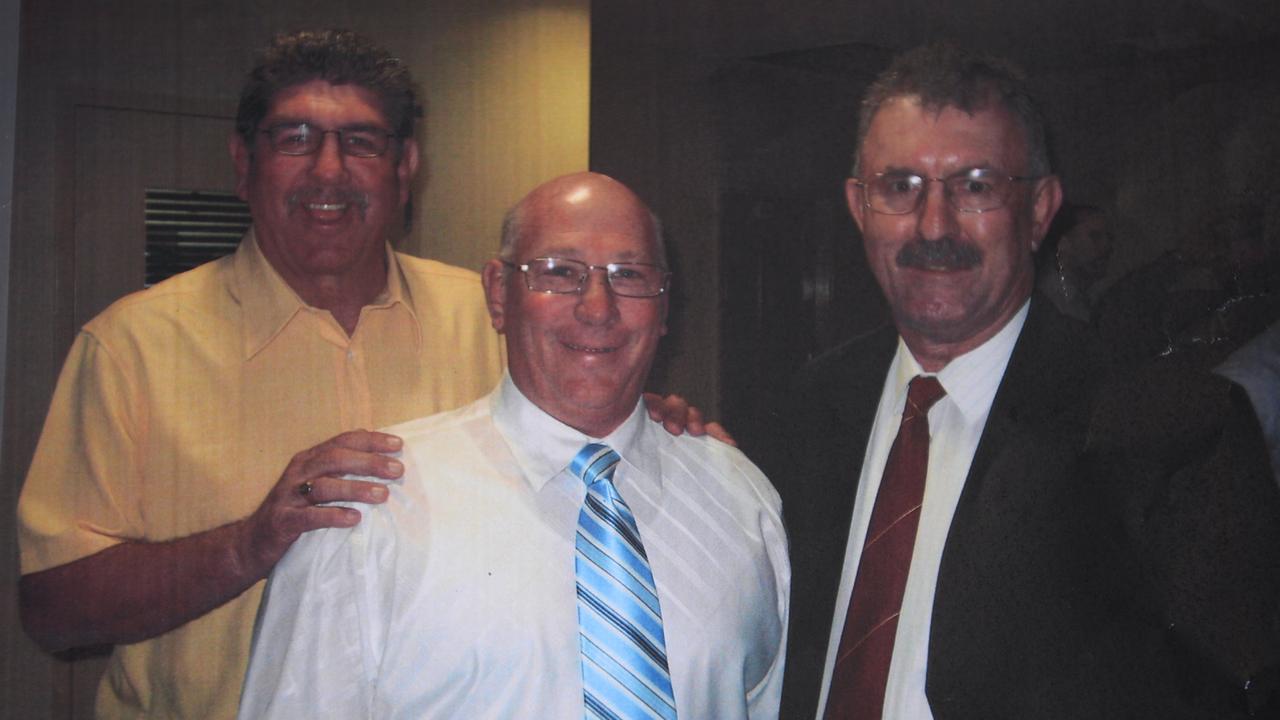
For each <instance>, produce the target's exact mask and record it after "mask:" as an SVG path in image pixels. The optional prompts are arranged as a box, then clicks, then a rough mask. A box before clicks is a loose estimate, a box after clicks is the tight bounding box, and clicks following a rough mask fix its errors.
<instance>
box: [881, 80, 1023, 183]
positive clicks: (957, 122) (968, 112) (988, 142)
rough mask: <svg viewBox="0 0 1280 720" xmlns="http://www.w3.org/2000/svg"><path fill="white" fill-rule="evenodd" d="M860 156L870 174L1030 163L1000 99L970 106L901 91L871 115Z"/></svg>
mask: <svg viewBox="0 0 1280 720" xmlns="http://www.w3.org/2000/svg"><path fill="white" fill-rule="evenodd" d="M859 159H860V161H861V164H862V169H863V170H864V171H867V172H884V171H887V170H911V171H916V172H934V171H940V170H949V171H954V170H957V169H968V168H971V167H992V168H996V169H999V170H1002V171H1007V172H1010V173H1015V174H1017V173H1020V172H1022V171H1023V170H1024V169H1025V165H1026V164H1027V159H1028V147H1027V137H1026V132H1025V130H1024V129H1023V128H1022V125H1021V124H1020V123H1019V122H1018V120H1017V118H1016V116H1015V115H1014V114H1013V112H1012V111H1011V110H1009V108H1007V107H1005V105H1004V104H1003V103H1000V102H995V101H992V102H987V103H984V104H982V105H980V106H976V107H972V108H969V109H965V108H962V107H959V106H957V105H953V104H929V103H927V102H924V101H922V100H921V98H920V97H919V96H918V95H900V96H895V97H892V98H889V99H887V100H886V101H885V102H884V103H883V104H881V106H880V108H879V109H878V110H877V111H876V113H875V114H874V115H873V116H872V118H871V122H870V126H869V128H868V131H867V134H866V136H865V137H864V138H863V139H862V144H861V147H860V148H859Z"/></svg>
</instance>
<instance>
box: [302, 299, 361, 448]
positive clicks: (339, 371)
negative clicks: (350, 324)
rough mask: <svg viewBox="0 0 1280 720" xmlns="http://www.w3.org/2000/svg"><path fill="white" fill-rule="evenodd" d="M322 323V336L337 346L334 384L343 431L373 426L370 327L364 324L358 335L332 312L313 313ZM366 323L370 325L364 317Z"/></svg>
mask: <svg viewBox="0 0 1280 720" xmlns="http://www.w3.org/2000/svg"><path fill="white" fill-rule="evenodd" d="M313 316H314V317H315V319H316V320H317V322H318V323H319V325H320V337H321V338H323V339H324V340H325V342H327V343H329V344H330V345H331V346H332V347H333V353H332V357H333V386H334V388H336V390H337V392H336V396H337V402H338V418H339V422H340V424H341V428H342V430H343V431H344V432H345V431H347V430H355V429H359V428H362V429H366V430H368V429H372V425H373V405H372V401H371V399H370V393H369V372H368V366H367V365H366V361H365V355H366V353H365V348H366V347H367V344H366V343H364V342H362V341H361V338H364V337H367V336H368V334H369V333H367V332H365V330H367V329H368V328H364V327H361V328H360V329H359V330H358V331H357V332H356V335H355V336H354V337H348V336H347V334H346V333H345V332H344V331H343V330H342V328H341V327H339V326H338V324H337V322H336V321H335V320H334V319H333V317H332V316H330V315H329V314H328V313H313ZM361 323H362V325H365V324H368V322H367V320H366V319H365V318H363V317H362V318H361Z"/></svg>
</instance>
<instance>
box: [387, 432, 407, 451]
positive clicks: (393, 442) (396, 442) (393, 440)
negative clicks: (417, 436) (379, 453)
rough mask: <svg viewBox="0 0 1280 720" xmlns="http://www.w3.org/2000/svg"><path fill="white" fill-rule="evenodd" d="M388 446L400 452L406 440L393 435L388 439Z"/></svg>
mask: <svg viewBox="0 0 1280 720" xmlns="http://www.w3.org/2000/svg"><path fill="white" fill-rule="evenodd" d="M387 444H388V445H390V446H391V447H392V449H395V450H399V449H400V446H401V445H404V440H402V439H400V438H399V437H397V436H395V435H391V436H390V437H388V438H387Z"/></svg>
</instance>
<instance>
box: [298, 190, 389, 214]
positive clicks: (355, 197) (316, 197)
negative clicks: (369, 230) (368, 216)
mask: <svg viewBox="0 0 1280 720" xmlns="http://www.w3.org/2000/svg"><path fill="white" fill-rule="evenodd" d="M303 203H325V204H329V203H345V204H347V205H351V206H354V207H356V208H358V209H360V210H364V209H365V208H367V207H369V195H368V194H367V193H363V192H360V191H359V190H356V189H355V188H351V187H320V186H311V187H304V188H299V189H298V190H296V191H294V193H293V194H292V195H290V196H289V204H290V205H300V204H303Z"/></svg>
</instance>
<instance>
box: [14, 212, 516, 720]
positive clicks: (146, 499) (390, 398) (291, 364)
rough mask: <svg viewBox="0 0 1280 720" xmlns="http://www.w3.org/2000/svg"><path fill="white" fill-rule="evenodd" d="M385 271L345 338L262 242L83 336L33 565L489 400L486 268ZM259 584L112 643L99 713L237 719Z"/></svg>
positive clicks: (39, 457) (229, 502)
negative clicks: (354, 437)
mask: <svg viewBox="0 0 1280 720" xmlns="http://www.w3.org/2000/svg"><path fill="white" fill-rule="evenodd" d="M387 264H388V283H387V289H386V290H385V291H384V292H383V293H382V294H381V295H380V296H379V297H378V298H377V299H376V300H375V301H374V303H373V304H371V305H369V306H366V307H365V308H364V309H363V310H362V311H361V314H360V319H359V322H358V324H357V326H356V330H355V333H354V334H353V335H352V336H350V337H348V336H347V334H346V333H345V332H344V331H343V330H342V328H341V326H339V325H338V323H337V322H336V321H335V320H334V319H333V317H332V316H331V315H330V314H329V313H328V312H327V311H324V310H318V309H316V308H312V307H308V306H307V305H306V304H305V303H303V302H302V301H301V300H300V299H299V298H298V296H297V294H296V293H294V292H293V290H292V289H291V288H290V287H289V286H288V285H287V284H286V283H285V282H284V280H283V279H282V278H281V277H280V276H279V275H278V274H277V273H276V272H275V270H274V269H273V268H272V267H271V265H270V264H269V263H268V262H267V261H266V259H265V258H264V257H263V256H262V253H261V251H260V250H259V249H258V246H257V243H256V242H255V241H254V239H253V235H252V232H250V234H249V235H248V236H247V237H246V238H245V240H244V241H243V242H242V243H241V246H240V248H239V250H237V252H236V253H235V254H234V255H231V256H228V257H225V258H222V259H220V260H217V261H215V262H212V263H209V264H207V265H204V266H202V267H199V268H197V269H195V270H193V271H191V272H188V273H184V274H182V275H179V276H177V277H174V278H172V279H170V280H168V281H166V282H163V283H160V284H158V285H156V286H155V287H153V288H151V289H149V290H144V291H142V292H138V293H134V294H132V295H130V296H128V297H126V298H123V299H122V300H120V301H118V302H116V303H115V304H114V305H112V306H111V307H110V308H108V309H107V310H106V311H105V312H103V313H102V314H101V315H99V316H98V317H96V318H94V319H93V320H91V321H90V322H89V323H88V324H86V325H85V326H84V328H83V329H82V331H81V332H80V334H79V336H78V337H77V338H76V341H75V344H74V345H73V346H72V348H71V351H70V354H69V356H68V358H67V361H66V365H65V366H64V367H63V370H62V375H61V377H60V378H59V380H58V386H57V390H56V391H55V393H54V397H53V402H52V406H51V409H50V411H49V416H48V418H47V420H46V422H45V427H44V431H43V433H42V435H41V438H40V443H39V445H38V446H37V448H36V454H35V459H34V460H33V462H32V465H31V470H30V472H29V474H28V476H27V481H26V484H25V485H24V487H23V489H22V495H21V498H20V499H19V503H18V520H19V541H20V547H21V554H22V572H23V573H24V574H25V573H32V572H37V571H40V570H44V569H48V568H51V567H55V566H58V565H62V564H65V563H68V562H70V561H72V560H76V559H79V558H82V557H85V556H87V555H91V554H93V553H96V552H98V551H100V550H103V549H105V548H107V547H110V546H112V545H114V544H116V543H119V542H122V541H125V540H146V541H162V540H168V539H173V538H180V537H185V536H187V535H191V534H193V533H196V532H200V531H203V530H209V529H211V528H214V527H217V526H219V525H223V524H226V523H228V522H232V521H235V520H238V519H240V518H243V517H245V516H247V515H248V514H249V513H251V512H252V511H253V510H254V509H255V508H256V507H257V506H258V504H259V503H260V502H261V501H262V499H263V497H265V495H266V493H267V491H268V490H269V489H270V488H271V487H272V486H273V485H274V484H275V482H276V480H277V479H278V478H279V476H280V474H281V472H282V471H283V470H284V468H285V466H286V465H287V464H288V462H289V460H290V458H291V457H292V456H293V455H294V454H295V453H297V452H299V451H301V450H304V449H306V448H309V447H311V446H313V445H316V444H317V443H320V442H322V441H324V440H326V439H328V438H329V437H332V436H333V435H336V434H338V433H340V432H343V431H346V430H352V429H356V428H377V427H382V426H386V425H391V424H394V423H398V422H401V421H404V420H408V419H412V418H415V417H420V416H423V415H428V414H431V413H435V412H439V411H443V410H449V409H452V408H455V407H459V406H461V405H463V404H466V403H468V402H470V401H472V400H474V399H476V398H478V397H481V396H482V395H484V394H485V393H486V392H488V391H489V390H490V389H491V388H492V387H493V386H494V385H495V384H496V383H497V381H498V378H499V377H500V376H501V372H502V366H503V355H502V350H501V345H500V343H499V338H498V336H497V335H496V334H495V333H494V332H493V330H492V329H491V328H490V326H489V319H488V316H487V314H486V312H485V307H484V298H483V292H482V290H481V286H480V282H479V278H478V277H477V276H476V274H475V273H473V272H469V271H466V270H461V269H458V268H453V267H449V266H447V265H443V264H441V263H437V262H433V261H429V260H423V259H419V258H413V257H409V256H406V255H402V254H399V253H395V252H393V251H392V250H391V249H390V248H388V250H387ZM124 580H126V581H127V579H124ZM261 585H262V584H261V583H259V584H258V585H256V586H255V587H253V588H252V589H251V590H249V591H248V592H245V593H244V594H242V595H241V596H240V597H238V598H236V599H235V600H232V601H231V602H229V603H227V604H225V605H223V606H222V607H220V608H218V609H217V610H215V611H213V612H211V613H209V614H207V615H205V616H204V617H201V618H199V619H197V620H195V621H193V622H190V623H187V624H186V625H183V626H182V627H180V628H178V629H176V630H173V631H172V632H169V633H166V634H164V635H162V636H160V637H157V638H153V639H151V640H147V641H144V642H141V643H136V644H133V645H126V646H120V647H117V648H116V649H115V652H114V654H113V656H112V659H111V662H110V665H109V667H108V670H107V674H106V677H105V678H104V680H103V682H102V684H101V685H100V687H99V692H98V707H97V712H98V714H99V716H100V717H108V718H112V717H138V716H146V717H166V718H167V717H193V718H194V717H199V718H231V717H234V716H235V713H236V704H237V702H238V700H239V692H240V684H241V681H242V678H243V676H244V669H245V665H246V662H247V659H248V655H249V643H250V634H251V631H252V627H253V620H254V615H255V612H256V610H257V606H258V600H259V596H260V594H261ZM85 602H92V598H85ZM316 631H317V632H324V628H316Z"/></svg>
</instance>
